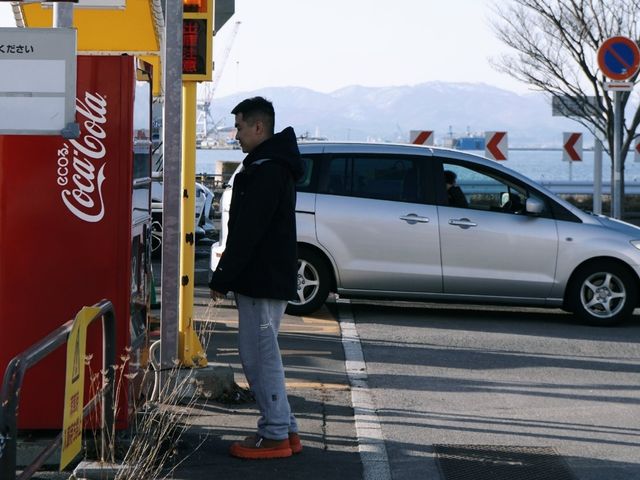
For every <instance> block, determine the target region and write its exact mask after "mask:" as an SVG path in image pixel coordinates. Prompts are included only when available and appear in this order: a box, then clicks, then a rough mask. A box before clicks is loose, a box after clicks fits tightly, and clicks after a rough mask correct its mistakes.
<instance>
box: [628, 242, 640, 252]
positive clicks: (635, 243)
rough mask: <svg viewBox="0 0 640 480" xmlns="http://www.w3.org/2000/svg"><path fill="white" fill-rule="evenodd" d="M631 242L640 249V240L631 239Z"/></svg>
mask: <svg viewBox="0 0 640 480" xmlns="http://www.w3.org/2000/svg"><path fill="white" fill-rule="evenodd" d="M629 243H630V244H631V245H633V246H634V247H636V248H637V249H638V250H640V240H631V241H630V242H629Z"/></svg>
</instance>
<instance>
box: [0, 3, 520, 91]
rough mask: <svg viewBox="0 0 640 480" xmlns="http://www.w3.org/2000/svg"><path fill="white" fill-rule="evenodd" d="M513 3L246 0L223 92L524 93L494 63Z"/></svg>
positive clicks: (224, 33)
mask: <svg viewBox="0 0 640 480" xmlns="http://www.w3.org/2000/svg"><path fill="white" fill-rule="evenodd" d="M128 1H137V0H128ZM506 3H509V0H393V1H392V0H269V1H265V0H236V13H235V14H234V16H233V17H232V18H231V19H230V20H229V21H228V22H227V24H226V25H225V26H224V27H223V28H222V29H220V31H219V32H217V34H216V36H215V38H214V60H215V61H216V62H217V64H218V66H221V65H222V63H223V62H222V59H223V57H224V56H225V54H227V53H228V55H226V57H227V60H226V62H225V65H224V69H223V70H222V73H221V76H220V77H219V81H218V82H217V86H216V87H215V94H214V95H215V97H222V96H226V95H230V94H234V93H238V92H246V91H252V90H257V89H260V88H263V87H273V86H297V87H306V88H309V89H312V90H316V91H319V92H324V93H327V92H332V91H335V90H338V89H340V88H342V87H346V86H351V85H362V86H375V87H381V86H402V85H416V84H419V83H423V82H430V81H442V82H472V83H477V82H482V83H486V84H489V85H494V86H497V87H500V88H504V89H507V90H511V91H515V92H518V93H523V92H526V91H527V87H526V85H523V84H521V83H519V82H516V81H515V80H513V79H511V77H509V76H508V75H506V74H504V73H500V72H497V71H495V70H494V69H493V67H491V65H490V63H489V58H490V57H496V56H497V55H500V54H502V53H508V50H507V49H506V47H505V46H504V45H503V44H502V43H501V42H500V41H499V40H498V39H497V38H496V36H495V33H494V32H493V31H492V29H491V26H490V21H491V19H492V18H493V17H495V13H494V9H493V5H495V4H498V6H499V5H504V4H506ZM236 22H240V25H239V27H238V28H237V34H236V35H235V38H233V37H234V35H233V33H234V28H235V23H236ZM14 25H15V23H14V21H13V16H12V14H11V11H10V9H9V5H8V4H4V5H3V4H0V26H14ZM232 39H233V42H231V40H232ZM230 42H231V45H230Z"/></svg>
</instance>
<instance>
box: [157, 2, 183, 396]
mask: <svg viewBox="0 0 640 480" xmlns="http://www.w3.org/2000/svg"><path fill="white" fill-rule="evenodd" d="M163 47H164V48H163V56H162V63H163V65H164V79H165V81H164V85H165V91H164V115H163V122H164V128H163V132H164V138H163V142H162V144H163V149H164V155H163V157H164V179H163V212H162V287H161V289H162V307H161V311H160V339H161V343H160V364H161V368H162V369H163V370H164V369H167V368H168V369H170V368H172V367H173V366H174V363H173V362H174V360H177V359H178V298H179V289H180V287H179V285H180V282H179V275H180V272H179V269H178V259H179V258H180V198H181V192H180V184H181V182H180V171H181V161H182V122H181V114H182V0H167V1H166V6H165V38H164V46H163ZM165 380H167V381H168V378H166V376H165V375H163V374H162V373H161V375H160V384H161V388H160V389H159V391H160V392H163V391H164V390H163V388H162V385H164V384H165ZM161 400H162V398H161Z"/></svg>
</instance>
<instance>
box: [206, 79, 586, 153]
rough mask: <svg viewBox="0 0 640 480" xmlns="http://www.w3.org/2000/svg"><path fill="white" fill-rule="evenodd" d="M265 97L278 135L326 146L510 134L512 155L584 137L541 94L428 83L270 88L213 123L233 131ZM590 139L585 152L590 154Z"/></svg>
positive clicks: (214, 109) (217, 106)
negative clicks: (418, 134) (568, 136)
mask: <svg viewBox="0 0 640 480" xmlns="http://www.w3.org/2000/svg"><path fill="white" fill-rule="evenodd" d="M256 95H260V96H263V97H265V98H268V99H269V100H271V101H272V102H273V104H274V107H275V110H276V128H277V129H280V128H284V127H285V126H287V125H292V126H293V127H294V128H295V130H296V132H297V134H298V135H307V136H312V137H318V136H320V137H326V138H328V139H329V140H352V141H389V142H407V141H408V140H409V132H410V130H433V131H434V137H435V142H436V144H442V143H443V142H444V141H445V139H446V138H447V137H449V136H451V135H453V136H457V137H459V136H465V135H467V134H471V135H476V134H482V133H483V132H485V131H506V132H508V138H509V147H510V148H514V147H557V148H560V147H561V146H562V132H583V133H586V129H585V128H584V127H583V126H582V125H580V124H579V123H577V122H575V121H574V120H571V119H568V118H564V117H554V116H552V115H551V100H550V98H548V96H545V95H544V94H542V93H536V92H531V93H526V94H518V93H515V92H512V91H509V90H504V89H500V88H497V87H493V86H490V85H486V84H483V83H445V82H427V83H422V84H418V85H414V86H397V87H362V86H349V87H345V88H342V89H339V90H336V91H334V92H331V93H321V92H317V91H314V90H310V89H307V88H301V87H271V88H264V89H260V90H255V91H250V92H243V93H238V94H234V95H230V96H226V97H221V98H219V99H218V98H216V99H214V101H213V102H212V104H211V109H210V112H211V116H212V118H213V119H214V120H215V121H216V122H217V124H218V127H224V126H232V125H233V116H232V115H231V114H230V113H229V112H230V111H231V110H232V109H233V107H234V106H235V105H237V104H238V103H239V102H240V101H241V100H243V99H244V98H247V97H252V96H256ZM590 143H591V142H590V141H589V138H588V135H585V146H588V145H589V144H590Z"/></svg>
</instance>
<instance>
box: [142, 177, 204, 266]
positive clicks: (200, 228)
mask: <svg viewBox="0 0 640 480" xmlns="http://www.w3.org/2000/svg"><path fill="white" fill-rule="evenodd" d="M162 185H163V184H162V182H153V183H152V184H151V187H152V188H151V222H152V223H151V253H152V254H153V255H160V253H161V251H162V210H163V208H162V207H163V188H162ZM195 192H196V198H195V214H196V219H195V222H196V223H195V234H196V242H198V241H200V240H202V239H204V238H213V237H214V236H215V234H216V232H215V228H214V226H213V219H212V216H211V208H212V202H213V192H212V191H211V190H209V189H208V188H207V187H206V186H204V185H203V184H201V183H198V182H196V187H195Z"/></svg>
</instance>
